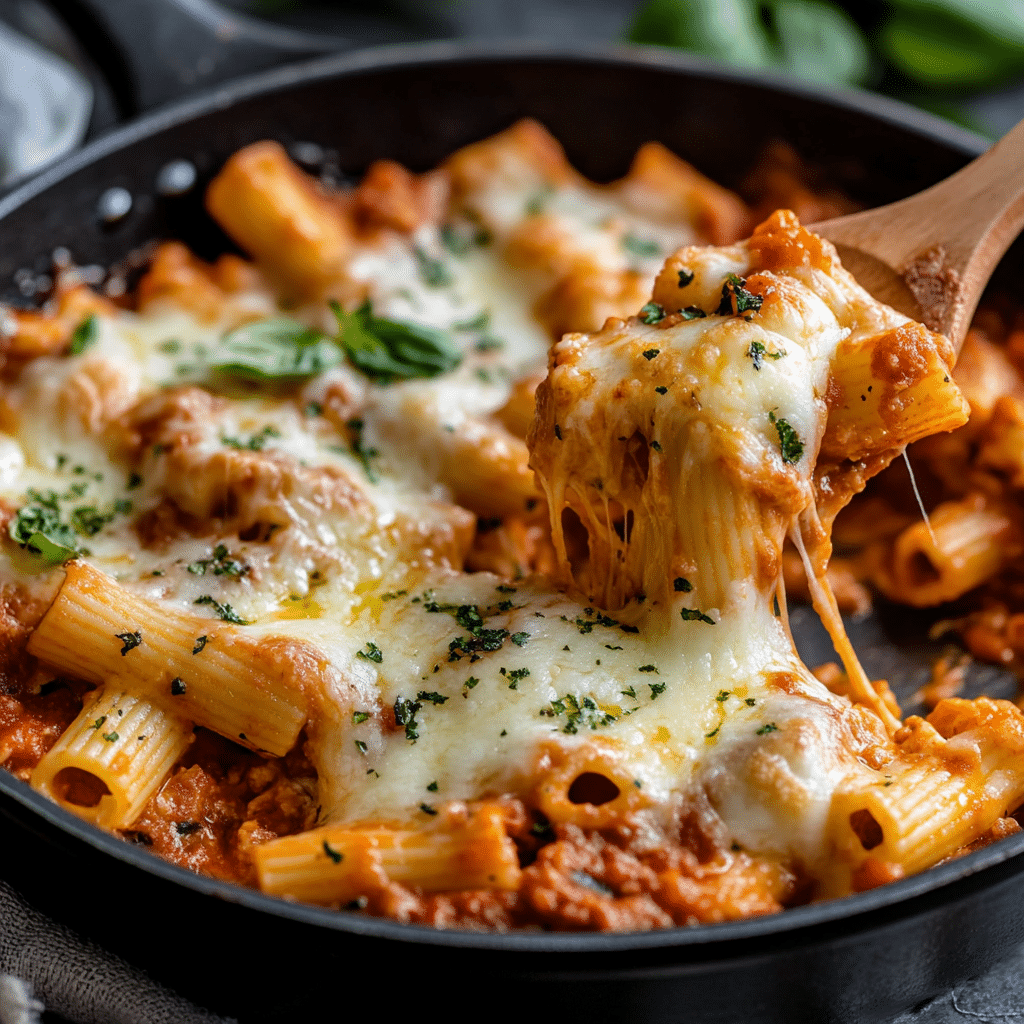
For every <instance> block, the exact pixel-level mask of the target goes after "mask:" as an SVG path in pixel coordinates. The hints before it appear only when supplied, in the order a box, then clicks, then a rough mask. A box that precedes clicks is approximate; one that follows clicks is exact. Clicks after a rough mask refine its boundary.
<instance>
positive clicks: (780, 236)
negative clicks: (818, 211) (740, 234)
mask: <svg viewBox="0 0 1024 1024" xmlns="http://www.w3.org/2000/svg"><path fill="white" fill-rule="evenodd" d="M835 253H836V251H835V249H834V248H833V246H832V245H831V243H829V242H826V241H825V240H824V239H823V238H819V237H818V236H817V235H815V234H813V233H812V232H810V231H808V230H807V228H805V227H804V226H803V225H802V224H801V223H800V221H799V220H797V217H796V214H795V213H793V211H792V210H776V211H775V213H773V214H772V215H771V216H770V217H769V218H768V219H767V220H765V221H763V222H762V223H760V224H758V226H757V227H756V228H754V233H753V234H752V235H751V236H750V255H751V261H752V263H753V265H754V266H755V267H759V268H762V269H764V270H786V269H788V268H792V267H812V268H814V269H817V270H823V271H824V272H825V273H826V274H830V273H831V272H832V268H833V266H834V262H835Z"/></svg>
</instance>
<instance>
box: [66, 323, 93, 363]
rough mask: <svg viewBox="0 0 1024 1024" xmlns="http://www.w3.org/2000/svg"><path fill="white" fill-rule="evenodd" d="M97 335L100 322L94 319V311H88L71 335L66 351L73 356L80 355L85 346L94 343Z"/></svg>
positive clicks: (87, 346)
mask: <svg viewBox="0 0 1024 1024" xmlns="http://www.w3.org/2000/svg"><path fill="white" fill-rule="evenodd" d="M99 336H100V322H99V321H98V320H97V319H96V314H95V313H90V314H89V315H88V316H87V317H86V318H85V319H84V320H83V321H82V322H81V323H80V324H79V325H78V326H77V327H76V328H75V331H74V333H73V334H72V335H71V344H70V345H69V346H68V352H69V353H70V354H71V355H73V356H80V355H81V354H82V353H83V352H84V351H85V350H86V349H87V348H89V347H90V346H91V345H95V344H96V339H97V338H98V337H99Z"/></svg>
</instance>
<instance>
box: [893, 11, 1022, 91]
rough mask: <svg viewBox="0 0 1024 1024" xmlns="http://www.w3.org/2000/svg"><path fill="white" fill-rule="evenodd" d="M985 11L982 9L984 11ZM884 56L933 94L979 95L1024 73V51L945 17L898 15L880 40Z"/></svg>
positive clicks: (1008, 42)
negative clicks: (956, 91) (975, 91)
mask: <svg viewBox="0 0 1024 1024" xmlns="http://www.w3.org/2000/svg"><path fill="white" fill-rule="evenodd" d="M981 6H983V5H979V7H981ZM878 42H879V46H880V48H881V50H882V52H883V53H884V54H885V56H886V57H888V58H889V60H890V61H892V63H893V64H894V65H895V66H896V67H897V68H898V69H899V70H900V71H902V72H903V74H905V75H906V76H907V77H908V78H911V79H913V81H915V82H917V83H918V84H920V85H923V86H925V87H926V88H929V89H943V88H949V89H953V88H958V89H976V88H984V87H986V86H992V85H997V84H1000V83H1002V82H1004V81H1006V80H1007V79H1008V78H1009V77H1010V76H1011V75H1012V74H1014V72H1016V71H1019V70H1020V69H1021V68H1024V47H1022V46H1021V45H1020V44H1014V43H1011V42H1010V41H1009V40H1006V39H995V38H993V37H992V36H991V35H990V34H989V33H988V32H985V31H982V30H981V29H980V28H979V27H978V25H976V24H971V23H967V22H960V21H958V20H956V19H955V18H950V17H945V16H943V14H942V13H941V11H939V10H934V11H932V12H931V14H930V15H929V16H928V17H923V16H921V15H920V14H916V13H915V14H911V13H909V12H907V13H902V12H898V13H896V14H894V15H893V16H892V17H891V18H889V19H888V21H886V23H885V24H884V25H882V28H881V30H880V32H879V34H878Z"/></svg>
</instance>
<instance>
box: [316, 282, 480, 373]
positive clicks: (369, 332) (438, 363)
mask: <svg viewBox="0 0 1024 1024" xmlns="http://www.w3.org/2000/svg"><path fill="white" fill-rule="evenodd" d="M331 309H332V310H333V311H334V315H335V317H336V319H337V321H338V344H339V345H340V346H341V347H342V349H344V351H345V354H346V355H347V356H348V358H349V360H350V361H351V362H352V365H353V366H355V367H356V368H357V369H358V370H361V371H362V372H363V373H365V374H366V375H367V376H368V377H369V378H370V379H371V380H375V381H377V382H379V383H387V382H388V381H392V380H399V379H407V378H411V377H436V376H437V375H438V374H441V373H447V372H449V371H450V370H454V369H455V368H456V367H457V366H458V365H459V363H460V362H461V361H462V354H461V353H460V352H459V351H458V349H456V348H455V346H454V345H453V344H452V342H451V339H450V338H449V337H448V335H447V334H446V333H445V332H444V331H440V330H438V329H437V328H434V327H427V326H426V325H424V324H413V323H406V322H405V321H401V320H389V319H387V318H385V317H378V316H374V315H373V311H372V308H371V306H370V303H369V302H364V303H363V305H362V306H360V307H359V309H357V310H354V311H353V312H351V313H346V312H345V311H344V310H343V309H342V308H341V306H340V305H339V304H338V303H337V302H332V303H331Z"/></svg>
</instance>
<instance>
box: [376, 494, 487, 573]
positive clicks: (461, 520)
mask: <svg viewBox="0 0 1024 1024" xmlns="http://www.w3.org/2000/svg"><path fill="white" fill-rule="evenodd" d="M421 507H422V508H423V509H424V510H428V509H429V510H433V511H435V512H436V515H429V516H426V515H423V514H420V515H407V514H401V515H398V516H397V517H396V518H395V522H394V523H393V524H392V525H391V526H389V527H388V528H387V530H386V531H385V533H386V534H387V536H388V537H389V538H390V540H391V541H392V542H393V543H394V545H395V546H396V547H397V548H398V549H399V550H400V551H402V552H403V560H404V562H405V564H406V565H407V566H408V567H409V568H411V569H417V568H424V569H426V568H429V567H430V566H442V567H443V568H447V569H455V570H461V569H462V568H463V566H464V565H465V562H466V557H467V555H468V554H469V551H470V548H471V547H472V545H473V538H474V536H475V533H476V530H475V527H476V516H475V515H474V514H473V513H472V512H470V511H469V510H468V509H465V508H463V507H462V506H461V505H456V504H453V503H452V502H448V501H431V502H424V503H423V506H421Z"/></svg>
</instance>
